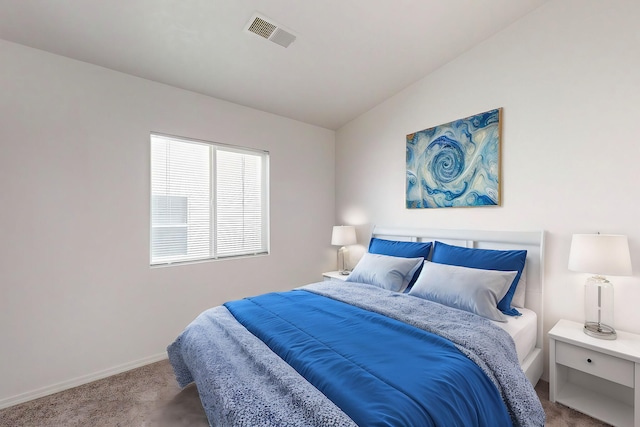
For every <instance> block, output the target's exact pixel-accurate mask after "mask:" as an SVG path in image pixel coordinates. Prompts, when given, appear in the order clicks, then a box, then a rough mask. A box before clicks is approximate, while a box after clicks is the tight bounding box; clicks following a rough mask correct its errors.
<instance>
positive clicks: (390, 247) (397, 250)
mask: <svg viewBox="0 0 640 427" xmlns="http://www.w3.org/2000/svg"><path fill="white" fill-rule="evenodd" d="M431 245H432V243H431V242H400V241H397V240H385V239H378V238H376V237H372V238H371V242H369V253H372V254H378V255H388V256H395V257H402V258H420V257H422V258H423V259H425V260H426V259H427V258H428V257H429V252H431ZM421 271H422V264H420V268H418V271H416V273H415V274H414V275H413V278H412V279H411V281H410V282H409V285H408V286H407V290H406V291H407V292H408V291H409V290H410V289H411V287H412V286H413V284H414V283H415V282H416V280H418V276H419V275H420V272H421Z"/></svg>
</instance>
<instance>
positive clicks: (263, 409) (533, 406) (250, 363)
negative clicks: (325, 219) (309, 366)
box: [167, 282, 545, 427]
mask: <svg viewBox="0 0 640 427" xmlns="http://www.w3.org/2000/svg"><path fill="white" fill-rule="evenodd" d="M302 289H305V290H307V291H310V292H315V293H318V294H320V295H324V296H327V297H330V298H333V299H336V300H339V301H343V302H347V303H350V304H352V305H355V306H358V307H361V308H364V309H367V310H371V311H375V312H378V313H380V314H384V315H386V316H388V317H392V318H394V319H397V320H400V321H404V322H406V323H408V324H410V325H413V326H415V327H418V328H420V329H424V330H426V331H429V332H433V333H436V334H438V335H440V336H442V337H444V338H447V339H449V340H451V341H452V342H453V343H454V344H455V345H456V347H458V348H459V349H460V350H461V351H462V352H463V353H464V354H465V355H467V357H469V358H470V359H471V360H473V361H474V362H476V363H477V364H478V365H479V366H480V368H481V369H482V370H483V371H484V372H485V373H486V374H487V376H488V377H489V378H490V379H491V380H492V381H493V383H494V384H495V385H496V386H497V388H498V390H499V391H500V393H501V395H502V397H503V400H504V402H505V404H506V406H507V408H508V410H509V413H510V415H511V418H512V420H513V423H514V425H515V426H543V425H544V419H545V416H544V411H543V409H542V406H541V404H540V401H539V399H538V397H537V395H536V394H535V391H534V390H533V387H532V386H531V384H530V383H529V381H528V380H527V378H526V376H525V375H524V373H523V372H522V370H521V369H520V366H519V364H518V359H517V355H516V351H515V346H514V344H513V340H512V339H511V337H510V336H509V335H508V334H507V333H506V332H504V331H503V330H502V329H500V328H499V327H497V326H495V325H493V324H491V322H490V321H488V320H486V319H484V318H481V317H479V316H476V315H474V314H471V313H466V312H463V311H460V310H455V309H451V308H449V307H445V306H442V305H440V304H436V303H432V302H430V301H426V300H422V299H419V298H415V297H413V296H409V295H405V294H399V293H396V292H390V291H386V290H383V289H379V288H376V287H373V286H369V285H361V284H357V283H344V282H319V283H315V284H311V285H308V286H305V287H303V288H302ZM167 351H168V353H169V360H170V361H171V364H172V365H173V368H174V371H175V373H176V377H177V379H178V382H179V384H180V385H181V386H186V385H187V384H189V383H191V382H193V381H195V382H196V385H197V387H198V392H199V394H200V399H201V401H202V404H203V406H204V409H205V412H206V414H207V417H208V418H209V422H210V423H211V425H212V426H216V427H222V426H224V427H230V426H247V427H249V426H251V427H258V426H272V427H276V426H277V427H282V426H306V427H324V426H345V427H348V426H355V423H354V422H353V421H352V420H351V419H350V418H349V417H348V416H347V415H346V414H344V413H343V412H342V411H341V410H340V409H339V408H337V407H336V406H335V405H334V404H333V403H332V402H331V401H330V400H329V399H327V398H326V397H325V396H324V395H323V394H322V393H321V392H319V391H318V390H317V389H316V388H315V387H313V386H312V385H311V384H309V383H308V382H307V381H306V380H305V379H304V378H303V377H302V376H300V375H299V374H298V373H297V372H296V371H295V370H294V369H293V368H291V367H290V366H289V365H288V364H287V363H285V362H284V361H283V360H282V359H280V358H279V357H278V356H277V355H276V354H274V353H273V352H272V351H271V350H270V349H269V348H268V347H267V346H266V345H265V344H264V343H262V341H260V340H259V339H257V338H256V337H255V336H254V335H252V334H251V333H250V332H248V331H247V330H246V329H245V328H244V327H243V326H242V325H241V324H239V323H238V322H237V321H236V320H235V318H234V317H233V316H232V315H231V313H230V312H229V311H228V310H227V309H226V308H225V307H222V306H221V307H216V308H212V309H210V310H207V311H205V312H204V313H202V314H201V315H200V316H198V318H196V319H195V320H194V321H193V322H192V323H191V324H190V325H189V326H188V327H187V328H186V329H185V331H184V332H183V333H182V334H181V335H180V336H179V337H178V338H177V339H176V341H175V342H174V343H173V344H171V345H170V346H169V347H168V349H167Z"/></svg>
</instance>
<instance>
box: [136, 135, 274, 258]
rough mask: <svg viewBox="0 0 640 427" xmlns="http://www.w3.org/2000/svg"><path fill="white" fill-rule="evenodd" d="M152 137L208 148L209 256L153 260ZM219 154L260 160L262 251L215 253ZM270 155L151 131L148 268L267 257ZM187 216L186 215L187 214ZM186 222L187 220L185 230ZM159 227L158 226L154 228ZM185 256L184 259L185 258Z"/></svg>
mask: <svg viewBox="0 0 640 427" xmlns="http://www.w3.org/2000/svg"><path fill="white" fill-rule="evenodd" d="M154 138H158V139H164V140H167V141H173V142H178V143H187V144H198V145H205V146H207V147H208V148H209V171H208V172H209V186H210V194H209V196H210V201H209V203H210V209H209V225H210V226H209V255H208V256H205V257H188V258H186V259H176V260H162V261H155V262H154V259H153V244H152V233H153V228H154V224H153V197H154V194H153V144H154ZM219 151H226V152H233V153H238V154H248V155H256V156H258V157H260V161H261V174H260V181H261V201H262V202H261V249H260V250H257V251H248V252H242V253H234V254H228V255H227V254H224V255H220V254H219V251H218V234H219V233H218V215H217V208H216V207H217V203H218V197H217V195H218V189H217V184H218V183H217V176H216V175H217V164H216V161H217V154H218V152H219ZM269 164H270V153H269V151H266V150H260V149H256V148H249V147H243V146H238V145H231V144H225V143H220V142H214V141H206V140H201V139H195V138H189V137H183V136H176V135H169V134H164V133H159V132H151V133H150V136H149V192H148V195H149V228H148V231H149V238H148V242H149V264H150V267H152V268H155V267H164V266H171V265H182V264H191V263H200V262H206V261H220V260H225V259H237V258H246V257H255V256H263V255H269V254H270V253H271V248H270V240H271V239H270V210H271V207H270V197H269V193H270V182H269V177H270V172H269ZM187 215H188V213H187ZM188 223H189V220H188V218H187V227H188ZM156 227H158V225H156ZM185 257H186V256H185Z"/></svg>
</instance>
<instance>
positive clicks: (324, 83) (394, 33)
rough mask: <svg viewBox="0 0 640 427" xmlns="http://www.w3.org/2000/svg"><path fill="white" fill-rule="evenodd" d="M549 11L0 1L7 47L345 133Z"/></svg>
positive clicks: (361, 4) (482, 4)
mask: <svg viewBox="0 0 640 427" xmlns="http://www.w3.org/2000/svg"><path fill="white" fill-rule="evenodd" d="M547 1H548V0H517V1H514V0H481V1H479V0H315V1H313V0H55V1H52V0H0V38H2V39H5V40H8V41H11V42H15V43H20V44H23V45H26V46H30V47H34V48H37V49H42V50H45V51H49V52H53V53H56V54H59V55H63V56H67V57H69V58H74V59H78V60H80V61H85V62H89V63H92V64H96V65H100V66H103V67H107V68H111V69H113V70H117V71H121V72H124V73H128V74H132V75H134V76H139V77H143V78H146V79H150V80H154V81H157V82H161V83H165V84H168V85H171V86H175V87H179V88H183V89H187V90H191V91H194V92H198V93H202V94H205V95H210V96H213V97H215V98H219V99H223V100H227V101H230V102H233V103H236V104H240V105H245V106H248V107H252V108H256V109H259V110H263V111H267V112H270V113H274V114H278V115H281V116H285V117H289V118H292V119H296V120H300V121H303V122H306V123H310V124H314V125H318V126H321V127H325V128H328V129H338V128H340V127H341V126H342V125H344V124H345V123H347V122H349V121H350V120H352V119H354V118H356V117H358V116H359V115H361V114H362V113H364V112H366V111H368V110H369V109H371V108H372V107H374V106H375V105H377V104H379V103H380V102H382V101H383V100H385V99H386V98H388V97H390V96H392V95H394V94H395V93H397V92H399V91H400V90H402V89H404V88H405V87H407V86H409V85H410V84H412V83H414V82H415V81H417V80H419V79H420V78H422V77H424V76H426V75H427V74H429V73H430V72H432V71H433V70H435V69H437V68H438V67H440V66H442V65H443V64H445V63H447V62H448V61H451V60H452V59H453V58H455V57H456V56H458V55H460V54H462V53H463V52H465V51H467V50H469V49H470V48H472V47H473V46H475V45H477V44H479V43H481V42H482V41H484V40H486V39H487V38H488V37H490V36H491V35H493V34H495V33H497V32H499V31H500V30H502V29H503V28H505V27H507V26H508V25H510V24H511V23H513V22H514V21H516V20H518V19H519V18H520V17H522V16H524V15H525V14H527V13H529V12H530V11H532V10H534V9H535V8H537V7H539V6H540V5H542V4H543V3H545V2H547ZM256 12H258V13H260V14H261V15H263V16H264V17H266V18H269V19H270V20H272V21H274V22H275V23H276V24H279V25H280V26H282V27H283V28H284V29H286V30H287V31H289V32H291V33H293V34H294V35H295V36H296V37H297V39H296V41H295V42H294V43H293V44H291V45H290V46H289V47H288V48H284V47H282V46H280V45H278V44H275V43H273V42H271V41H268V40H266V39H264V38H261V37H259V36H256V35H254V34H251V33H248V32H246V31H245V26H246V24H247V23H248V21H249V20H250V18H251V17H252V16H253V15H254V13H256Z"/></svg>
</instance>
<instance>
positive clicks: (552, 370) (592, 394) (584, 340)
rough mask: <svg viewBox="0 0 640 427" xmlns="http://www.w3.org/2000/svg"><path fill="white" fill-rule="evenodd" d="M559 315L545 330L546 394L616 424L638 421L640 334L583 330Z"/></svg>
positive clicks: (639, 414)
mask: <svg viewBox="0 0 640 427" xmlns="http://www.w3.org/2000/svg"><path fill="white" fill-rule="evenodd" d="M583 328H584V325H583V324H581V323H576V322H570V321H568V320H560V321H559V322H558V323H556V325H555V326H554V327H553V328H552V329H551V330H550V331H549V358H550V364H549V400H550V401H552V402H559V403H562V404H563V405H566V406H568V407H570V408H573V409H576V410H578V411H580V412H582V413H585V414H587V415H589V416H591V417H593V418H597V419H599V420H602V421H605V422H607V423H610V424H613V425H615V426H635V427H640V335H636V334H630V333H628V332H622V331H618V339H616V340H613V341H608V340H601V339H597V338H593V337H590V336H588V335H586V334H585V333H584V332H583V331H582V329H583Z"/></svg>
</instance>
